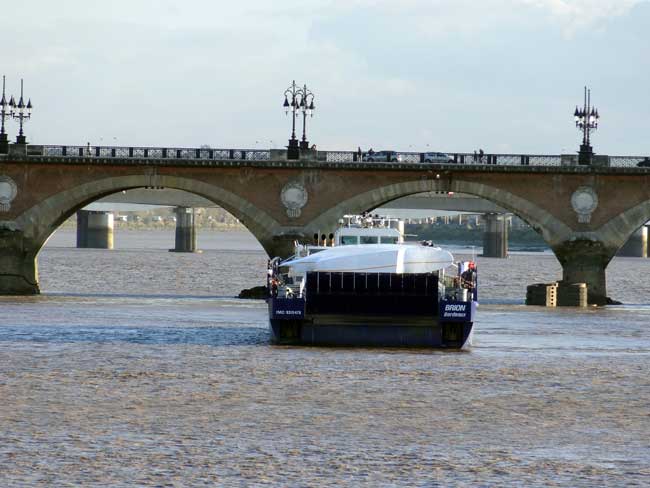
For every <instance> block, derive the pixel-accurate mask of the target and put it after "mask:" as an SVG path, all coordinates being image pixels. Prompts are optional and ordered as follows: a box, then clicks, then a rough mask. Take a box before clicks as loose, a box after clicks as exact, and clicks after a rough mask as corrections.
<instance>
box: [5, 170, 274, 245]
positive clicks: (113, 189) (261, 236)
mask: <svg viewBox="0 0 650 488" xmlns="http://www.w3.org/2000/svg"><path fill="white" fill-rule="evenodd" d="M150 186H154V185H152V181H151V177H150V176H147V175H131V176H120V177H111V178H103V179H100V180H96V181H93V182H90V183H85V184H82V185H79V186H76V187H74V188H70V189H68V190H64V191H62V192H60V193H57V194H56V195H53V196H51V197H49V198H47V199H45V200H43V201H42V202H40V203H38V204H37V205H35V206H33V207H32V208H30V209H29V210H27V211H26V212H24V213H23V214H22V215H20V216H19V217H18V218H17V219H16V224H17V225H18V227H19V228H20V229H22V230H23V232H24V236H25V238H27V239H29V240H30V241H31V243H32V246H31V247H32V249H33V252H34V256H35V255H36V254H38V251H39V250H40V249H41V247H42V246H43V245H44V244H45V242H46V241H47V239H48V238H49V236H50V235H51V234H52V233H53V232H54V231H55V230H56V229H57V228H58V227H59V226H60V225H61V224H62V223H63V222H64V221H65V220H66V219H67V218H69V217H70V216H71V215H73V214H74V213H75V212H77V211H78V210H80V209H82V208H83V207H85V206H86V205H88V204H90V203H92V202H94V201H96V200H99V199H100V198H103V197H105V196H108V195H111V194H113V193H117V192H120V191H123V190H129V189H134V188H143V187H150ZM155 186H159V187H165V188H173V189H178V190H184V191H187V192H190V193H194V194H196V195H199V196H201V197H203V198H206V199H207V200H210V201H212V202H214V203H215V204H217V205H219V206H221V207H223V208H224V209H225V210H227V211H228V212H230V213H231V214H232V215H233V216H235V217H236V218H237V219H239V221H240V222H242V224H243V225H244V226H246V228H247V229H248V230H250V232H251V233H252V234H253V235H254V236H255V237H256V238H257V239H258V240H259V241H260V243H261V244H262V246H263V247H265V248H266V246H268V243H270V242H271V240H272V237H273V235H274V233H275V231H276V229H277V228H278V227H280V224H278V222H277V221H275V219H273V218H272V217H271V216H269V215H268V214H267V213H266V212H264V211H263V210H261V209H259V208H257V207H256V206H254V205H252V204H251V203H250V202H248V201H246V200H245V199H243V198H241V197H240V196H238V195H236V194H234V193H232V192H230V191H228V190H226V189H224V188H221V187H218V186H216V185H213V184H209V183H205V182H202V181H198V180H195V179H190V178H182V177H177V176H161V175H159V176H156V181H155Z"/></svg>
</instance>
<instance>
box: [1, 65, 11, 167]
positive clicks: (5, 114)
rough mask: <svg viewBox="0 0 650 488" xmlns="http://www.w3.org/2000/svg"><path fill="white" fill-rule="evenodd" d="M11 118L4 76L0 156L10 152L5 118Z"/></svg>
mask: <svg viewBox="0 0 650 488" xmlns="http://www.w3.org/2000/svg"><path fill="white" fill-rule="evenodd" d="M9 117H11V107H10V106H9V102H8V101H7V99H6V98H5V77H4V75H2V98H0V121H1V122H0V154H7V152H8V151H9V139H8V138H7V133H6V132H5V118H9Z"/></svg>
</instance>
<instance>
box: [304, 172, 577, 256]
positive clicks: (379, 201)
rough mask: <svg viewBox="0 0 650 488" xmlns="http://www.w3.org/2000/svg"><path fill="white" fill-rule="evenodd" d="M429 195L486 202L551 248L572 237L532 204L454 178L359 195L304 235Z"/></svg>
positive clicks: (398, 185)
mask: <svg viewBox="0 0 650 488" xmlns="http://www.w3.org/2000/svg"><path fill="white" fill-rule="evenodd" d="M429 191H454V192H457V193H466V194H470V195H475V196H478V197H481V198H484V199H485V200H489V201H490V202H492V203H495V204H496V205H498V206H500V207H502V208H504V209H506V210H508V211H509V212H512V213H513V214H514V215H517V216H518V217H520V218H521V219H523V220H525V221H526V222H527V223H528V224H530V225H531V226H532V227H533V228H534V229H536V230H537V231H538V232H539V233H540V234H541V235H542V238H543V239H544V240H545V241H546V242H547V243H548V244H549V245H550V246H551V247H553V246H555V245H559V244H560V243H562V242H564V241H565V240H567V239H569V238H570V237H571V236H572V235H574V234H575V232H574V231H573V230H572V229H571V228H570V227H568V226H567V225H566V224H565V223H563V222H562V221H560V220H559V219H557V218H556V217H554V216H553V215H552V214H550V213H549V212H547V211H546V210H544V209H542V208H541V207H539V206H538V205H536V204H534V203H532V202H529V201H527V200H525V199H523V198H521V197H519V196H517V195H514V194H512V193H510V192H508V191H504V190H502V189H499V188H496V187H494V186H491V185H486V184H483V183H477V182H472V181H465V180H462V179H459V178H458V177H456V178H454V180H453V181H451V182H450V181H448V180H446V179H444V178H440V179H438V178H427V179H421V180H415V181H408V182H401V183H394V184H391V185H386V186H383V187H379V188H376V189H373V190H370V191H367V192H364V193H360V194H358V195H355V196H354V197H352V198H349V199H347V200H345V201H343V202H340V203H339V204H337V205H336V206H335V207H332V208H330V209H328V210H326V211H325V212H323V213H322V214H321V215H320V216H319V217H318V218H316V219H314V220H313V221H311V222H310V223H308V224H307V225H306V226H305V234H307V235H309V234H310V232H317V231H321V232H322V231H323V229H333V228H335V227H336V225H337V221H338V219H339V218H340V217H341V215H342V214H344V213H360V212H363V211H366V210H369V209H373V208H377V207H380V206H381V205H383V204H385V203H388V202H390V201H392V200H396V199H398V198H402V197H406V196H409V195H414V194H416V193H424V192H429Z"/></svg>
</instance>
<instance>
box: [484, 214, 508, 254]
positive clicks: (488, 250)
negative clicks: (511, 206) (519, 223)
mask: <svg viewBox="0 0 650 488" xmlns="http://www.w3.org/2000/svg"><path fill="white" fill-rule="evenodd" d="M484 218H485V232H484V233H483V256H485V257H489V258H507V257H508V219H507V218H506V216H505V215H503V214H495V213H489V214H485V216H484Z"/></svg>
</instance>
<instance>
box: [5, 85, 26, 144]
mask: <svg viewBox="0 0 650 488" xmlns="http://www.w3.org/2000/svg"><path fill="white" fill-rule="evenodd" d="M9 105H10V106H11V107H12V108H13V111H12V115H13V118H14V119H15V120H17V121H18V122H19V123H20V131H19V132H18V136H17V137H16V144H27V139H26V138H25V134H23V124H24V123H25V122H26V121H27V120H29V119H30V118H31V117H32V100H31V98H30V99H29V100H28V101H27V105H25V102H24V101H23V80H22V78H21V80H20V100H18V103H16V102H15V100H14V97H11V100H9Z"/></svg>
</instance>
